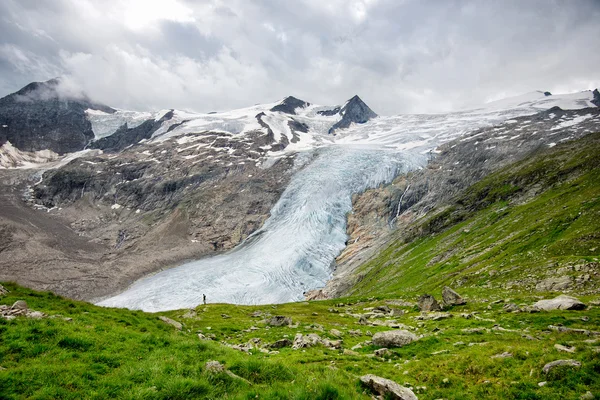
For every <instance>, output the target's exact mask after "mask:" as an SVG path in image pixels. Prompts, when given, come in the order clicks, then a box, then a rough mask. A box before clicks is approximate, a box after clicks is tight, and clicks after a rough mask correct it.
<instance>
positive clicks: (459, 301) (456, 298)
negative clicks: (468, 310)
mask: <svg viewBox="0 0 600 400" xmlns="http://www.w3.org/2000/svg"><path fill="white" fill-rule="evenodd" d="M442 300H443V301H444V304H445V305H447V306H460V305H463V304H467V301H466V300H465V299H463V298H462V297H461V295H460V294H458V293H456V292H455V291H454V290H452V289H450V288H449V287H448V286H444V288H443V289H442Z"/></svg>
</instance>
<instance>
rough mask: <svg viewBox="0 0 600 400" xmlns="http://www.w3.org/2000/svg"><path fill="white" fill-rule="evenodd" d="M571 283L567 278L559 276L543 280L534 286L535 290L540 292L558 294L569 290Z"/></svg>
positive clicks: (569, 278)
mask: <svg viewBox="0 0 600 400" xmlns="http://www.w3.org/2000/svg"><path fill="white" fill-rule="evenodd" d="M572 284H573V282H572V279H571V277H569V276H559V277H552V278H547V279H544V280H543V281H541V282H539V283H538V284H537V285H535V290H537V291H540V292H559V291H562V290H567V289H569V288H571V286H572Z"/></svg>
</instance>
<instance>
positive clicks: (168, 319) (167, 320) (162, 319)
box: [158, 315, 183, 331]
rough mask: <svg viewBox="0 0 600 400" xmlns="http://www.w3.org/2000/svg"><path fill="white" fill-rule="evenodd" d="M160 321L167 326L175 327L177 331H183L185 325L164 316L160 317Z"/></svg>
mask: <svg viewBox="0 0 600 400" xmlns="http://www.w3.org/2000/svg"><path fill="white" fill-rule="evenodd" d="M158 319H160V320H161V321H162V322H164V323H165V324H169V325H171V326H173V327H174V328H175V329H177V330H178V331H180V330H181V329H183V325H181V323H179V322H177V321H175V320H173V319H171V318H169V317H164V316H162V315H161V316H160V317H158Z"/></svg>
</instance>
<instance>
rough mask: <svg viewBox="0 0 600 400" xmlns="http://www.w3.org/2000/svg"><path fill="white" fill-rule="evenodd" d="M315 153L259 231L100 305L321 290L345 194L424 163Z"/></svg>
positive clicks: (343, 148)
mask: <svg viewBox="0 0 600 400" xmlns="http://www.w3.org/2000/svg"><path fill="white" fill-rule="evenodd" d="M316 153H317V154H316V157H315V158H314V160H313V161H312V162H310V163H309V164H308V165H306V166H305V167H304V168H303V169H302V170H301V171H299V172H298V173H297V174H296V175H295V176H294V178H293V179H292V181H291V183H290V184H289V186H288V187H287V189H286V190H285V192H284V193H283V194H282V196H281V199H280V200H279V201H278V202H277V204H276V205H275V206H274V208H273V209H272V210H271V217H270V218H269V219H268V220H267V221H266V222H265V224H264V226H263V227H262V228H261V229H260V230H258V231H257V232H255V234H253V235H251V236H250V237H249V238H248V239H247V240H246V241H245V242H244V243H243V244H241V245H240V246H238V247H237V248H235V249H234V250H232V251H230V252H228V253H226V254H223V255H218V256H214V257H211V258H206V259H201V260H198V261H194V262H190V263H188V264H184V265H181V266H179V267H176V268H173V269H169V270H165V271H162V272H160V273H157V274H155V275H152V276H149V277H146V278H143V279H141V280H139V281H137V282H135V283H134V284H133V285H132V286H131V287H130V288H129V289H127V290H126V291H125V292H123V293H121V294H119V295H117V296H114V297H111V298H108V299H106V300H104V301H102V302H100V303H99V304H100V305H103V306H114V307H127V308H131V309H142V310H145V311H164V310H172V309H178V308H185V307H195V306H197V305H198V304H200V303H201V302H202V295H203V294H206V296H207V298H208V300H209V301H210V302H227V303H237V304H269V303H281V302H288V301H297V300H301V299H302V298H303V296H302V294H303V292H304V291H306V290H310V289H314V288H318V287H322V286H324V285H325V283H326V281H327V280H328V279H329V278H330V276H331V273H332V267H331V265H332V262H333V261H334V259H335V257H336V256H337V255H338V254H339V253H340V252H341V251H342V250H343V249H344V247H345V242H346V239H347V236H346V213H348V212H349V211H351V209H352V201H351V198H352V194H353V193H357V192H360V191H363V190H365V189H367V188H369V187H374V186H377V185H379V184H381V183H384V182H388V181H390V180H391V179H393V178H394V177H395V176H396V175H397V174H398V173H400V172H402V171H406V170H408V169H413V168H415V167H417V166H419V165H423V164H424V160H423V158H422V157H421V156H418V155H411V154H408V153H403V152H399V151H390V150H384V149H381V148H374V147H365V146H350V145H339V146H331V147H327V148H322V149H318V150H316ZM413 154H414V153H413ZM305 156H306V155H305Z"/></svg>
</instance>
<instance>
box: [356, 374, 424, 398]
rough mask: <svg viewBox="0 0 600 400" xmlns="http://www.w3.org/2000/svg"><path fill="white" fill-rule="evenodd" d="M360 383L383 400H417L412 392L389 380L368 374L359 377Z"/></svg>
mask: <svg viewBox="0 0 600 400" xmlns="http://www.w3.org/2000/svg"><path fill="white" fill-rule="evenodd" d="M360 382H361V383H362V384H363V385H365V386H366V387H368V388H369V389H371V390H373V391H374V392H375V393H377V394H379V395H380V396H382V397H384V398H389V399H394V400H418V398H417V396H415V394H414V393H413V391H412V390H410V389H409V388H406V387H404V386H401V385H399V384H397V383H396V382H394V381H392V380H390V379H385V378H382V377H379V376H376V375H372V374H368V375H363V376H361V377H360Z"/></svg>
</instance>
